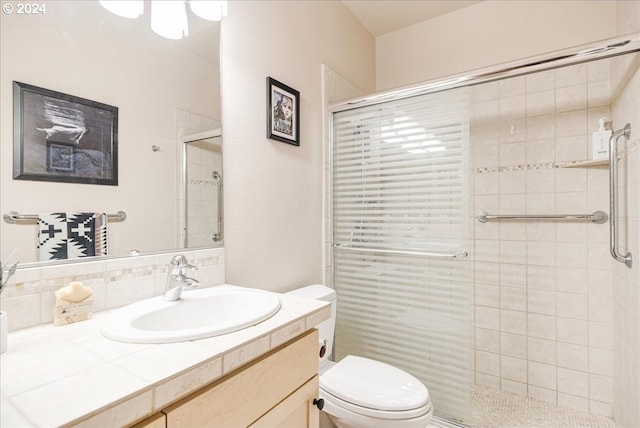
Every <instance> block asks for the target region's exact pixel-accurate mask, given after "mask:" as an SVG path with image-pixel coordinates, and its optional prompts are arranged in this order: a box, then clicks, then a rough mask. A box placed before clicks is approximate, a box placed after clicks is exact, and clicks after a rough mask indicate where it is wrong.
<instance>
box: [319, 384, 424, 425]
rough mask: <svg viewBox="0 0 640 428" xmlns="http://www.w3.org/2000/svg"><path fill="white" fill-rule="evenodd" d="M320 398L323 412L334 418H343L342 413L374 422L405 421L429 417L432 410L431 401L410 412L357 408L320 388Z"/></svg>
mask: <svg viewBox="0 0 640 428" xmlns="http://www.w3.org/2000/svg"><path fill="white" fill-rule="evenodd" d="M320 398H322V399H323V400H324V401H325V410H326V411H327V412H328V413H330V414H333V415H334V416H343V414H342V413H346V414H349V413H352V414H356V415H359V416H362V417H369V418H372V419H375V420H395V421H397V420H407V419H416V418H421V417H423V416H427V415H428V416H429V418H430V417H431V412H432V411H433V408H432V406H431V401H429V402H427V403H426V404H425V405H424V406H421V407H419V408H417V409H411V410H395V411H394V410H377V409H371V408H368V407H363V406H358V405H356V404H353V403H349V402H348V401H345V400H342V399H340V398H338V397H336V396H335V395H333V394H331V393H329V392H327V391H325V390H324V389H322V388H320Z"/></svg>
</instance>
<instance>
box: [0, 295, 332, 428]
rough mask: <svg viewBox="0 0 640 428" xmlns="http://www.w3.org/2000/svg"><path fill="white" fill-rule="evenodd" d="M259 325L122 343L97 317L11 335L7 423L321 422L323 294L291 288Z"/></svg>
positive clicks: (5, 378)
mask: <svg viewBox="0 0 640 428" xmlns="http://www.w3.org/2000/svg"><path fill="white" fill-rule="evenodd" d="M281 301H282V307H281V309H280V310H279V311H278V312H277V313H276V314H275V315H274V316H272V317H271V318H269V319H267V320H266V321H263V322H262V323H259V324H257V325H255V326H252V327H248V328H245V329H243V330H240V331H237V332H234V333H229V334H225V335H221V336H216V337H211V338H207V339H201V340H194V341H187V342H180V343H167V344H133V343H123V342H117V341H113V340H110V339H107V338H105V337H103V336H102V335H101V334H100V326H101V325H102V321H103V320H104V319H105V317H106V316H108V311H107V312H101V313H98V314H96V316H95V317H94V318H93V319H90V320H87V321H83V322H79V323H75V324H70V325H67V326H62V327H54V326H52V325H50V324H48V325H42V326H39V327H35V328H30V329H24V330H19V331H16V332H13V333H11V334H9V350H8V351H7V352H5V353H4V354H2V356H0V359H1V362H0V370H1V373H0V382H1V383H0V395H1V400H2V401H1V403H0V409H1V412H2V413H1V419H0V425H1V426H2V427H4V428H9V427H43V426H81V427H82V426H85V427H89V426H93V427H95V426H113V427H115V426H132V425H135V426H136V427H156V426H158V427H190V426H218V427H220V426H224V427H236V426H237V427H248V426H251V427H256V428H257V427H272V426H301V427H306V426H311V427H314V426H317V420H318V410H317V408H316V407H315V406H314V405H313V400H314V399H315V398H317V397H318V377H317V372H318V354H317V352H318V336H317V331H316V330H315V329H314V326H316V325H317V324H318V323H320V322H321V321H324V320H325V319H328V318H329V317H330V316H331V312H330V306H329V304H327V303H324V302H320V301H312V300H307V299H300V298H295V297H292V296H287V295H282V296H281Z"/></svg>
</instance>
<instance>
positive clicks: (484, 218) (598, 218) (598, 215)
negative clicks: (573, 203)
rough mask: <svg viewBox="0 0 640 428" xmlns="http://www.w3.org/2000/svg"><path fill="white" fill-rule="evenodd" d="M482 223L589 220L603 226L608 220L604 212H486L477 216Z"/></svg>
mask: <svg viewBox="0 0 640 428" xmlns="http://www.w3.org/2000/svg"><path fill="white" fill-rule="evenodd" d="M476 218H477V219H478V221H479V222H480V223H486V222H488V221H489V220H589V221H592V222H594V223H598V224H602V223H606V222H607V220H608V216H607V213H605V212H604V211H595V212H593V213H592V214H531V215H506V214H504V215H502V214H500V215H499V214H489V213H486V212H484V211H482V212H479V213H478V215H477V216H476Z"/></svg>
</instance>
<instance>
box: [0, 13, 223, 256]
mask: <svg viewBox="0 0 640 428" xmlns="http://www.w3.org/2000/svg"><path fill="white" fill-rule="evenodd" d="M44 6H45V7H46V9H44V10H42V9H39V10H37V12H38V13H35V12H36V10H35V9H33V10H32V9H30V11H31V12H33V13H30V14H27V13H22V14H19V13H17V10H14V11H13V13H3V14H0V76H1V80H0V213H2V214H5V213H8V212H11V211H14V212H17V213H18V214H19V215H24V216H34V217H35V218H36V219H37V217H38V216H39V215H41V214H47V213H54V212H83V213H85V212H86V213H106V214H108V215H113V214H117V213H119V212H120V211H122V212H124V213H125V214H126V219H125V220H124V221H108V222H107V237H108V238H107V240H108V245H107V246H108V251H107V254H108V256H109V257H122V256H126V255H127V254H129V252H130V251H131V250H134V249H135V250H139V251H140V252H141V253H142V254H146V253H154V252H159V251H170V250H174V249H176V248H182V247H183V246H184V245H185V242H186V243H187V244H188V245H189V247H190V248H191V247H194V246H198V247H200V246H211V245H220V242H221V241H218V242H215V243H214V242H212V241H211V242H205V241H203V240H199V239H195V238H192V239H190V240H189V241H185V233H184V224H183V223H184V221H183V220H184V219H183V218H181V213H182V211H183V207H182V205H183V201H184V198H183V192H184V191H183V189H182V188H181V184H182V183H183V182H184V180H183V179H182V175H181V173H182V150H183V145H184V144H183V143H184V141H185V140H184V138H182V137H183V136H186V135H194V134H198V133H202V132H204V131H206V130H211V129H219V128H220V117H221V114H220V82H219V30H220V23H219V22H210V21H205V20H203V19H200V18H199V17H197V16H195V15H193V14H192V13H191V11H190V10H187V15H188V25H189V36H188V37H186V38H183V39H181V40H169V39H165V38H163V37H161V36H159V35H157V34H155V33H154V32H153V31H151V29H150V2H148V1H145V8H144V13H143V15H142V16H141V17H139V18H137V19H127V18H122V17H120V16H116V15H113V14H111V13H110V12H108V11H107V10H105V9H104V8H102V7H101V6H100V5H99V3H98V2H97V1H83V2H77V1H55V2H46V3H44ZM187 9H188V8H187ZM13 81H18V82H24V83H26V84H30V85H33V86H37V87H40V88H45V89H48V90H52V91H56V92H60V93H63V94H68V95H71V96H74V97H80V98H84V99H87V100H92V101H95V102H99V103H103V104H106V105H110V106H114V107H117V108H118V123H117V127H118V185H117V186H110V185H96V184H79V183H68V182H42V181H29V180H15V179H13V174H12V162H13V155H14V149H13V137H14V136H13V128H14V126H13V98H12V97H13ZM216 144H217V146H218V147H221V143H220V142H218V143H216ZM214 145H215V144H214ZM220 153H221V151H220ZM220 174H221V168H220ZM208 185H210V184H208ZM209 205H213V203H210V204H209ZM212 209H213V208H212ZM194 210H195V208H193V209H192V211H194ZM116 217H117V218H121V217H120V216H115V217H114V218H116ZM27 223H28V222H27ZM191 226H193V227H195V223H194V220H192V222H191ZM193 227H192V228H193ZM216 227H217V222H216ZM36 229H37V226H36V225H35V224H34V223H33V221H31V223H30V224H22V223H20V224H18V223H16V224H10V223H7V222H6V221H0V259H2V260H3V261H6V260H7V259H8V258H9V256H10V255H11V254H13V256H11V260H12V261H17V260H19V261H21V264H24V263H29V262H38V263H39V264H40V263H51V262H48V261H39V257H38V252H37V251H36V244H37V233H36ZM75 260H76V261H86V260H90V258H79V259H75Z"/></svg>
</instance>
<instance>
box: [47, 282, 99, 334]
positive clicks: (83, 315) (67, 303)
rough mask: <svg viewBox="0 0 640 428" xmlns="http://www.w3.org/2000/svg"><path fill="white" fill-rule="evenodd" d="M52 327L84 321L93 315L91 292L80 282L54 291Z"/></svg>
mask: <svg viewBox="0 0 640 428" xmlns="http://www.w3.org/2000/svg"><path fill="white" fill-rule="evenodd" d="M54 294H55V295H56V303H55V306H54V308H53V325H56V326H60V325H66V324H71V323H74V322H78V321H84V320H87V319H89V318H91V316H92V315H93V291H92V290H91V289H90V288H89V287H85V286H84V285H82V283H80V282H72V283H71V284H69V285H68V286H66V287H62V288H61V289H59V290H56V291H55V293H54Z"/></svg>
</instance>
